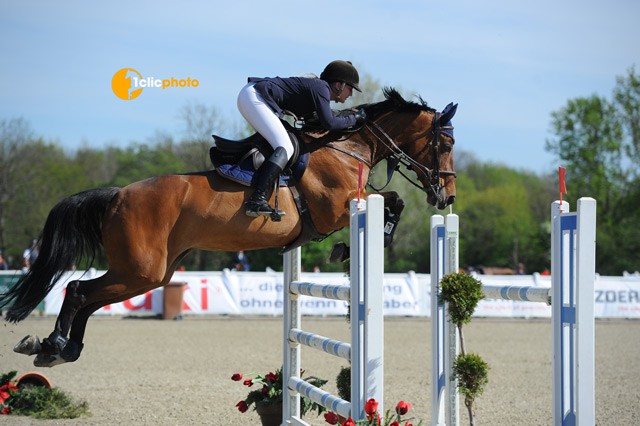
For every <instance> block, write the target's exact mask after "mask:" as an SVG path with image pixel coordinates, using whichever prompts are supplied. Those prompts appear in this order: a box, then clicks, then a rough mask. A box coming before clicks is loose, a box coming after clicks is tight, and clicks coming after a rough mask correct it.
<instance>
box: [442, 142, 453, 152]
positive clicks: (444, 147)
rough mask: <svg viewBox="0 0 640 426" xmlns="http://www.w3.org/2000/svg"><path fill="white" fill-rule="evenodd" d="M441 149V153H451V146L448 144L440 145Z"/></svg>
mask: <svg viewBox="0 0 640 426" xmlns="http://www.w3.org/2000/svg"><path fill="white" fill-rule="evenodd" d="M441 149H442V152H451V150H452V149H453V144H451V143H448V142H446V143H443V144H442V145H441Z"/></svg>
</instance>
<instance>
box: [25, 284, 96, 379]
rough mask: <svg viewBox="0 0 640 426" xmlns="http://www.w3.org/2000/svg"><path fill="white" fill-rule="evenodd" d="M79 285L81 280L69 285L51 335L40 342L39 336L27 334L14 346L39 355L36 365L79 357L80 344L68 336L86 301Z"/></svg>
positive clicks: (26, 352) (63, 361)
mask: <svg viewBox="0 0 640 426" xmlns="http://www.w3.org/2000/svg"><path fill="white" fill-rule="evenodd" d="M79 285H80V282H79V281H73V282H72V283H70V284H69V285H68V286H67V290H66V294H65V297H64V301H63V303H62V308H61V309H60V314H59V315H58V318H57V320H56V324H55V327H54V330H53V332H52V333H51V334H50V335H49V337H47V338H45V339H44V340H42V342H40V339H39V338H38V336H26V337H25V338H23V339H22V340H21V341H20V342H19V343H18V344H17V345H16V346H15V347H14V348H13V350H14V351H15V352H18V353H21V354H25V355H37V356H36V359H35V360H34V362H33V364H34V365H35V366H36V367H53V366H55V365H59V364H63V363H65V362H68V361H75V360H76V359H77V358H78V356H79V350H78V348H77V346H78V345H77V344H76V343H74V342H70V341H69V339H68V337H67V336H68V334H69V330H70V328H71V323H72V322H73V319H74V317H75V315H76V313H77V312H78V309H80V308H81V307H82V305H83V304H84V302H85V297H84V296H82V295H81V294H80V293H79V292H78V286H79ZM80 349H81V348H80Z"/></svg>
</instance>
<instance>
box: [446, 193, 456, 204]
mask: <svg viewBox="0 0 640 426" xmlns="http://www.w3.org/2000/svg"><path fill="white" fill-rule="evenodd" d="M455 202H456V196H455V195H450V196H449V198H447V205H451V204H453V203H455Z"/></svg>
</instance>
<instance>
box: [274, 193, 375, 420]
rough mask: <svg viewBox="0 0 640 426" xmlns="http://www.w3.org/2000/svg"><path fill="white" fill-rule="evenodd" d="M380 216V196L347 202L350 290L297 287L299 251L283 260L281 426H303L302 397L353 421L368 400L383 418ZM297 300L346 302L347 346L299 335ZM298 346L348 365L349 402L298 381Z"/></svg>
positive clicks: (330, 286)
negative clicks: (349, 338) (349, 369)
mask: <svg viewBox="0 0 640 426" xmlns="http://www.w3.org/2000/svg"><path fill="white" fill-rule="evenodd" d="M383 210H384V199H383V198H382V196H380V195H375V194H374V195H369V197H367V199H366V200H359V201H358V200H353V201H351V204H350V214H351V218H350V250H351V252H350V255H351V264H350V267H351V268H350V281H351V285H350V286H345V285H333V284H316V283H310V282H303V281H300V275H301V273H300V269H301V268H300V263H301V262H300V253H301V251H300V248H297V249H294V250H292V251H290V252H288V253H285V255H284V289H285V291H284V294H285V301H284V362H283V371H282V374H283V376H284V377H283V407H282V411H283V412H282V419H283V424H284V425H307V426H308V423H306V422H304V421H303V420H302V419H301V418H300V396H301V395H304V396H306V397H308V398H309V399H311V400H312V401H314V402H317V403H318V404H320V405H322V406H324V407H326V408H327V409H329V410H331V411H334V412H336V413H338V414H340V415H341V416H344V417H352V418H353V419H354V420H359V419H363V418H365V413H364V406H365V403H366V401H367V400H368V399H370V398H375V400H376V401H378V403H379V406H378V409H379V412H384V411H383V408H382V407H383V401H384V386H383V380H384V369H383V366H384V358H383V356H384V346H383V342H384V326H383V325H384V323H383V306H384V304H383V276H384V253H383V246H384V240H383ZM301 295H305V296H311V297H322V298H329V299H335V300H346V301H349V302H350V306H351V307H350V317H351V343H347V342H341V341H338V340H335V339H331V338H328V337H324V336H320V335H317V334H314V333H309V332H306V331H303V330H302V328H301V313H300V297H299V296H301ZM301 346H307V347H311V348H314V349H318V350H321V351H323V352H325V353H327V354H329V355H333V356H337V357H341V358H344V359H347V360H349V361H350V363H351V402H348V401H345V400H343V399H341V398H339V397H337V396H335V395H332V394H330V393H328V392H326V391H324V390H322V389H319V388H316V387H314V386H312V385H311V384H309V383H307V382H305V381H303V380H302V379H301V378H300V370H301V362H300V355H301Z"/></svg>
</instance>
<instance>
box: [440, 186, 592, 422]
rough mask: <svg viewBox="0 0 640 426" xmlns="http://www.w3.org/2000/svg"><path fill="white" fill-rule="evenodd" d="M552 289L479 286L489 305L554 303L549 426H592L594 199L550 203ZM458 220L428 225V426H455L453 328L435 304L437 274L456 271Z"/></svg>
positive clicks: (451, 218) (443, 310)
mask: <svg viewBox="0 0 640 426" xmlns="http://www.w3.org/2000/svg"><path fill="white" fill-rule="evenodd" d="M551 222H552V231H551V275H552V287H551V289H547V288H539V287H516V286H483V292H484V293H485V297H486V298H487V299H504V300H526V301H533V302H542V303H547V304H551V305H552V312H553V314H552V328H553V332H552V337H553V346H552V347H553V386H552V387H553V409H552V419H553V424H554V425H562V426H571V425H581V426H582V425H594V424H595V382H594V361H595V360H594V350H595V338H594V335H595V333H594V282H595V240H596V201H595V200H594V199H593V198H580V199H579V200H578V209H577V212H573V213H570V212H569V204H568V203H567V202H563V203H562V204H560V202H559V201H556V202H554V203H553V204H552V205H551ZM458 228H459V226H458V216H457V215H451V214H450V215H447V217H446V220H443V218H442V216H434V217H432V219H431V296H432V297H431V318H432V339H433V350H432V357H433V358H432V374H433V385H432V388H433V406H432V413H433V414H432V419H431V424H432V426H446V425H449V426H458V425H459V424H460V418H459V415H458V411H459V404H458V391H457V387H456V383H455V381H453V380H451V376H452V368H451V366H452V365H453V361H454V360H455V358H456V356H457V354H458V347H457V342H458V339H457V335H456V333H457V330H456V328H455V326H454V325H453V324H451V323H450V322H449V321H448V318H447V316H446V309H447V306H443V305H440V304H439V300H437V299H438V298H437V294H438V285H439V283H440V280H441V279H442V276H443V275H445V274H447V273H450V272H455V271H457V269H458V250H457V247H458V238H459V232H458Z"/></svg>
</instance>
